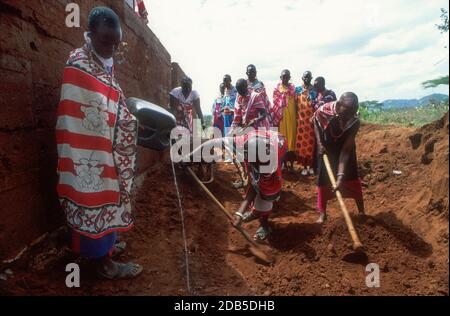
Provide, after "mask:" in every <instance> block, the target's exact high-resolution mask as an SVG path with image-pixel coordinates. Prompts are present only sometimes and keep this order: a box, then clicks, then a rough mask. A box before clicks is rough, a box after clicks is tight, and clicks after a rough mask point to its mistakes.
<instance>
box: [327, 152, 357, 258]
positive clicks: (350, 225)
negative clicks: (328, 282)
mask: <svg viewBox="0 0 450 316" xmlns="http://www.w3.org/2000/svg"><path fill="white" fill-rule="evenodd" d="M323 162H324V163H325V167H326V169H327V173H328V176H329V177H330V181H331V185H332V186H333V188H335V187H336V179H335V178H334V174H333V170H332V169H331V164H330V160H329V159H328V156H327V155H326V154H324V155H323ZM336 197H337V199H338V201H339V205H340V207H341V211H342V213H343V214H344V218H345V223H346V224H347V228H348V232H349V233H350V236H351V237H352V240H353V250H355V251H361V250H362V249H363V245H362V243H361V241H360V240H359V237H358V234H357V232H356V229H355V227H354V226H353V222H352V219H351V217H350V215H349V213H348V209H347V207H346V206H345V203H344V199H343V197H342V194H341V192H340V191H339V190H337V191H336Z"/></svg>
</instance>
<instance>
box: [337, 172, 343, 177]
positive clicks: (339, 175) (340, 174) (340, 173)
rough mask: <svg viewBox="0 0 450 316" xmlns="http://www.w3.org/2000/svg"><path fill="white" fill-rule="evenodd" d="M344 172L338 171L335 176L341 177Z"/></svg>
mask: <svg viewBox="0 0 450 316" xmlns="http://www.w3.org/2000/svg"><path fill="white" fill-rule="evenodd" d="M344 175H345V174H344V173H343V172H339V173H338V174H337V176H338V177H343V176H344Z"/></svg>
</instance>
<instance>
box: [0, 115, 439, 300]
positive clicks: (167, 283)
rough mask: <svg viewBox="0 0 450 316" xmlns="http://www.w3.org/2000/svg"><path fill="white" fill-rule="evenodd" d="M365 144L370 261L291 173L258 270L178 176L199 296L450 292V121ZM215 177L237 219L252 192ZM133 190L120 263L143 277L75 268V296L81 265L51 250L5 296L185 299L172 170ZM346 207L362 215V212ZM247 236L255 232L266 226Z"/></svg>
mask: <svg viewBox="0 0 450 316" xmlns="http://www.w3.org/2000/svg"><path fill="white" fill-rule="evenodd" d="M430 144H433V145H430ZM357 146H358V155H359V161H360V172H361V176H362V178H363V183H364V196H365V201H366V208H367V213H368V216H367V217H366V218H361V217H359V216H355V215H353V219H354V223H355V226H356V229H357V231H358V233H359V236H360V239H361V241H362V243H363V244H364V247H365V255H355V254H354V252H353V251H352V249H351V246H352V243H351V239H350V236H349V234H348V231H347V227H346V225H345V222H344V220H343V218H342V214H341V212H340V210H339V207H338V204H337V203H336V201H333V202H331V203H330V206H329V220H328V221H327V222H326V223H325V224H324V225H317V224H315V220H316V218H317V213H316V207H315V204H316V191H315V179H314V178H311V177H301V176H299V175H292V174H286V175H285V179H286V180H285V183H284V185H283V193H282V196H281V201H280V202H278V203H277V204H276V206H275V209H274V214H273V216H272V219H271V225H272V228H273V235H272V237H271V238H270V240H269V241H268V242H267V246H269V247H270V248H271V254H272V255H273V256H274V257H275V262H274V263H273V264H270V265H264V264H261V262H258V261H257V260H256V259H255V258H254V257H253V256H252V254H251V253H250V252H249V250H248V248H247V247H246V246H245V242H244V240H243V238H242V236H241V235H240V234H239V233H238V232H236V231H235V230H234V229H232V228H231V226H230V225H229V223H228V221H227V219H226V218H225V217H224V216H223V214H221V213H220V212H219V211H218V210H217V208H216V206H215V205H214V204H213V203H211V202H210V200H209V198H208V197H207V195H206V194H205V193H204V192H203V191H201V189H200V188H199V187H198V186H197V185H196V184H195V182H194V181H193V180H192V179H191V178H190V176H189V174H188V173H185V172H184V171H182V170H181V169H178V170H177V174H178V178H179V181H180V190H181V193H182V200H183V205H184V208H185V212H186V214H185V215H186V216H185V217H186V228H187V238H188V248H189V259H190V262H189V268H190V283H191V288H192V292H191V293H190V294H196V295H241V294H247V295H254V294H256V295H404V294H407V295H448V114H447V116H446V117H444V118H443V120H441V121H439V122H435V123H433V124H430V125H428V126H424V127H423V128H421V129H418V130H414V129H412V128H406V127H395V126H376V125H363V126H362V128H361V131H360V134H359V136H358V140H357ZM424 156H426V158H425V159H424V158H423V157H424ZM217 169H218V170H217V172H216V181H215V182H214V183H213V184H209V185H208V187H209V188H210V190H211V191H212V193H213V194H214V195H215V196H216V197H217V198H218V199H219V200H220V201H222V202H223V203H224V205H225V207H226V208H227V209H228V210H230V211H234V210H236V209H237V208H238V206H239V203H240V202H241V200H242V196H243V193H244V192H243V190H241V191H236V190H235V189H233V188H232V186H231V182H232V181H233V180H236V179H237V175H236V172H235V169H234V167H232V166H230V165H223V164H218V165H217ZM136 192H137V193H136V195H135V202H134V205H135V216H136V227H135V229H134V230H132V231H131V232H130V233H128V234H124V235H123V237H124V239H125V240H126V241H127V242H128V245H129V249H128V251H127V252H126V254H125V255H122V257H121V258H120V259H121V260H122V261H125V260H134V261H136V262H138V263H140V264H142V265H143V266H144V268H145V271H144V273H143V275H142V276H140V277H139V278H138V279H136V280H132V281H117V282H109V281H97V280H96V279H95V277H94V275H93V272H92V271H91V270H89V269H88V268H87V266H85V263H84V262H81V261H78V262H79V263H80V264H82V265H83V267H82V271H84V272H83V273H84V274H83V276H82V282H81V283H82V284H81V285H82V287H81V288H80V289H75V290H73V289H68V288H66V287H65V277H66V274H65V271H64V267H65V264H66V263H68V262H71V261H73V260H76V258H74V257H73V256H70V255H68V254H67V255H66V256H64V257H63V258H61V255H60V254H61V251H54V250H51V248H50V249H49V250H50V251H49V250H47V252H45V251H44V250H42V251H43V252H44V253H45V254H46V255H41V256H40V257H37V258H42V259H43V260H40V261H39V260H34V261H30V263H29V265H28V266H26V267H25V268H24V269H16V270H15V271H14V272H15V275H14V277H13V278H9V280H8V281H7V282H4V281H0V292H3V293H6V294H33V295H35V294H41V295H42V294H45V295H55V294H62V295H186V294H188V293H187V291H186V273H185V271H186V266H185V260H184V255H183V240H182V235H181V221H180V214H179V210H178V205H177V197H176V194H175V189H174V186H173V177H172V174H171V167H170V165H169V164H166V163H160V164H159V165H156V166H154V167H153V168H152V169H151V170H149V172H148V174H147V176H146V177H145V178H144V181H143V183H141V184H140V185H139V188H138V190H137V191H136ZM347 203H348V204H347V206H348V208H349V209H350V211H351V212H352V213H353V214H355V213H356V206H355V205H354V203H353V202H352V201H348V202H347ZM244 227H245V229H246V230H248V232H249V233H251V234H253V233H254V231H255V230H256V228H257V224H256V223H250V224H247V225H245V226H244ZM52 247H53V246H52ZM52 256H53V257H54V258H55V261H54V262H53V263H52V260H51V258H52ZM36 262H39V264H38V266H37V267H36V266H35V265H36ZM42 262H43V263H42ZM369 263H376V264H378V265H379V267H380V271H381V275H380V282H381V287H380V288H369V287H367V285H366V276H367V272H366V265H367V264H369Z"/></svg>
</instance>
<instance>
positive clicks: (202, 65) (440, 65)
mask: <svg viewBox="0 0 450 316" xmlns="http://www.w3.org/2000/svg"><path fill="white" fill-rule="evenodd" d="M145 2H146V5H147V9H148V11H149V20H150V23H149V26H150V27H151V29H152V30H153V31H154V32H155V33H156V35H157V36H158V37H159V39H160V40H161V42H162V43H163V45H164V46H165V47H166V48H167V50H168V51H169V52H170V54H171V56H172V60H173V61H176V62H179V63H180V65H181V67H182V68H183V69H184V70H185V72H186V73H187V74H188V75H189V76H191V77H192V79H193V80H194V88H195V89H196V90H198V91H199V93H200V95H201V99H202V108H203V110H204V111H205V112H210V108H211V104H212V102H213V100H214V98H215V97H216V95H217V93H218V85H219V84H220V82H221V80H222V77H223V75H224V74H226V73H229V74H230V75H231V76H232V77H233V80H234V81H236V80H237V79H238V78H240V77H245V67H246V66H247V65H248V64H250V63H253V64H255V65H256V66H257V68H258V77H259V78H260V79H261V80H262V81H264V83H265V84H266V86H267V88H268V91H269V93H271V91H272V89H273V87H274V86H275V84H276V83H277V81H278V79H279V75H280V72H281V70H282V69H284V68H288V69H290V70H291V73H292V77H293V82H294V83H295V84H300V77H301V74H302V73H303V72H304V71H305V70H311V71H312V72H313V74H314V75H316V76H318V75H323V76H324V77H325V78H326V79H327V83H328V84H327V85H328V87H329V88H331V89H333V90H335V91H336V92H337V93H338V94H339V93H342V92H344V91H348V90H351V91H355V92H356V93H358V94H359V95H360V98H361V99H377V100H384V99H388V98H415V97H421V96H423V95H425V94H428V93H431V92H444V93H448V87H440V88H437V89H434V90H426V91H425V90H423V89H422V88H421V86H420V83H421V82H422V81H424V80H427V79H431V78H435V77H437V76H439V75H444V74H448V64H449V63H448V50H446V49H445V48H444V47H445V46H446V45H448V35H447V36H444V35H441V34H440V33H439V31H438V30H437V29H436V28H435V26H434V25H435V24H436V23H439V15H440V8H441V7H444V8H448V3H447V1H446V0H430V1H423V0H422V1H421V0H413V1H411V0H395V1H389V0H381V1H378V0H377V1H360V0H339V1H336V0H333V1H331V0H310V1H303V0H302V1H300V0H244V1H243V0H167V1H161V0H145ZM446 57H447V58H446ZM445 58H446V59H445ZM443 59H444V61H442V60H443ZM440 61H441V62H440Z"/></svg>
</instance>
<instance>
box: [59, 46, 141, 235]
mask: <svg viewBox="0 0 450 316" xmlns="http://www.w3.org/2000/svg"><path fill="white" fill-rule="evenodd" d="M124 100H125V97H124V95H123V92H122V90H121V89H120V87H119V84H118V83H117V81H116V79H115V77H114V73H113V72H112V73H109V72H108V71H106V69H105V68H104V66H103V65H102V63H101V62H100V61H99V60H98V58H96V57H95V56H94V54H93V51H92V49H91V48H90V45H88V44H86V45H85V46H84V47H82V48H79V49H76V50H74V51H72V52H71V53H70V56H69V59H68V61H67V63H66V67H65V69H64V76H63V84H62V87H61V99H60V103H59V106H58V111H57V124H56V142H57V146H58V166H57V173H58V176H59V180H58V184H57V191H58V195H59V198H60V202H61V205H62V208H63V210H64V212H65V214H66V217H67V223H68V225H69V226H70V227H72V228H73V229H74V230H76V231H77V232H79V233H80V234H83V235H85V236H88V237H90V238H100V237H102V236H104V235H106V234H109V233H111V232H113V231H124V230H128V229H130V228H131V226H132V224H133V219H132V216H131V204H130V191H131V185H132V181H133V178H134V174H135V162H136V151H137V145H136V141H137V126H138V125H137V120H136V118H135V117H134V116H133V115H131V114H130V112H129V111H128V109H127V107H126V105H125V102H124Z"/></svg>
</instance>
